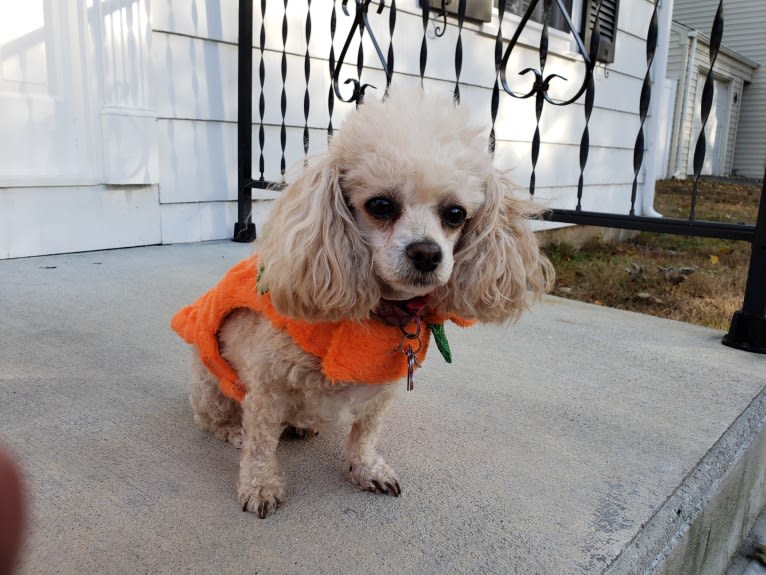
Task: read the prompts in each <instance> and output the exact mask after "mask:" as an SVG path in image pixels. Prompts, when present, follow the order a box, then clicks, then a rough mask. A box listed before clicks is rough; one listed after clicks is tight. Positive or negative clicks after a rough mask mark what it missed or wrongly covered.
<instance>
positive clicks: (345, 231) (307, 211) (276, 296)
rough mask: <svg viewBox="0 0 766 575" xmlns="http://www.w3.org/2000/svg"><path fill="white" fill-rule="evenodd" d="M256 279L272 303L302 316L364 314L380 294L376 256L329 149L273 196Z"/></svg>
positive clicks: (312, 318) (335, 317) (321, 317)
mask: <svg viewBox="0 0 766 575" xmlns="http://www.w3.org/2000/svg"><path fill="white" fill-rule="evenodd" d="M261 256H262V262H263V265H264V269H263V272H262V274H261V277H260V279H259V286H262V287H264V288H265V289H267V290H268V291H269V293H270V294H271V301H272V303H273V304H274V307H275V309H276V310H277V311H278V312H279V313H281V314H283V315H286V316H289V317H293V318H296V319H301V320H305V321H337V320H340V319H352V320H356V319H364V318H366V317H367V316H368V314H369V312H370V310H372V309H373V308H374V307H375V306H376V305H377V304H378V300H379V299H380V287H379V286H378V283H377V281H376V280H375V276H374V273H373V267H372V256H371V254H370V252H369V249H368V247H367V245H366V244H365V242H364V240H363V239H362V237H361V235H360V234H359V231H358V229H357V227H356V223H355V222H354V217H353V214H352V213H351V211H350V209H349V207H348V205H347V204H346V201H345V198H344V197H343V192H342V191H341V187H340V170H339V167H338V166H337V165H335V163H334V162H333V161H332V159H331V157H330V156H325V157H322V158H321V159H319V160H314V161H313V162H312V163H311V164H310V165H308V166H306V167H305V168H304V170H303V172H302V173H301V174H300V175H299V176H298V178H297V179H296V180H295V181H294V182H292V183H291V184H289V185H288V186H287V187H286V188H285V189H284V190H283V191H282V194H281V196H280V197H279V198H278V199H277V200H276V201H275V203H274V207H273V209H272V211H271V214H270V215H269V219H268V221H267V224H266V226H265V232H264V243H263V249H262V253H261Z"/></svg>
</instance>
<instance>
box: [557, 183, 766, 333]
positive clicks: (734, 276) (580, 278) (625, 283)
mask: <svg viewBox="0 0 766 575" xmlns="http://www.w3.org/2000/svg"><path fill="white" fill-rule="evenodd" d="M690 190H691V181H688V180H687V181H670V180H669V181H662V182H658V183H657V197H656V202H655V206H656V208H657V210H658V211H659V212H661V213H663V214H664V215H666V216H668V217H680V218H687V217H688V214H689V203H690ZM760 192H761V189H760V184H758V183H748V182H735V183H727V182H721V181H711V180H702V181H700V186H699V189H698V204H697V210H696V217H697V219H707V220H711V221H726V222H750V223H752V222H754V221H755V217H756V213H757V209H758V200H759V197H760ZM544 251H545V252H546V254H547V255H548V257H549V258H550V259H551V261H552V262H553V264H554V266H555V268H556V274H557V278H556V287H555V288H554V292H553V293H554V294H555V295H559V296H563V297H567V298H572V299H577V300H580V301H585V302H590V303H595V304H599V305H606V306H609V307H616V308H620V309H626V310H631V311H636V312H640V313H648V314H651V315H655V316H659V317H665V318H670V319H676V320H680V321H685V322H690V323H694V324H698V325H703V326H707V327H711V328H715V329H719V330H723V331H726V330H728V327H729V322H730V321H731V317H732V315H733V314H734V312H735V311H737V310H738V309H739V308H740V307H741V305H742V297H743V294H744V291H745V280H746V276H747V268H748V265H749V261H750V245H749V244H747V243H745V242H735V241H730V240H719V239H711V238H694V237H685V236H675V235H669V234H652V233H641V234H639V235H638V236H637V237H636V238H634V239H632V240H629V241H625V242H622V243H614V244H604V243H602V242H600V241H591V242H589V243H588V244H586V245H585V246H583V247H582V248H580V249H575V248H573V247H572V246H571V245H568V244H564V243H560V244H552V245H549V246H548V247H546V248H545V249H544Z"/></svg>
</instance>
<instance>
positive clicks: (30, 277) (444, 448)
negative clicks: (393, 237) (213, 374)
mask: <svg viewBox="0 0 766 575" xmlns="http://www.w3.org/2000/svg"><path fill="white" fill-rule="evenodd" d="M250 250H251V246H244V245H241V244H234V243H230V242H213V243H206V244H195V245H177V246H162V247H147V248H137V249H128V250H115V251H109V252H93V253H86V254H76V255H64V256H48V257H41V258H29V259H21V260H4V261H0V333H2V334H3V338H2V340H0V341H1V343H0V442H3V443H4V444H6V445H8V446H10V448H11V449H12V450H13V451H14V452H15V453H16V454H17V457H18V459H19V461H20V463H21V465H22V467H23V469H24V472H25V476H26V481H27V487H28V491H29V493H30V500H29V515H30V528H29V533H28V535H27V537H26V545H25V549H24V552H23V556H22V564H21V568H20V572H21V573H126V572H130V573H133V572H136V573H187V572H188V573H244V572H247V573H255V572H258V573H519V574H523V575H529V574H532V575H535V574H540V575H550V574H556V575H560V574H570V573H571V574H607V573H608V574H622V573H631V574H634V573H635V574H637V573H642V574H673V575H683V574H694V575H706V574H722V573H724V572H725V570H726V568H727V565H728V563H729V559H730V558H731V556H732V555H733V554H734V553H735V552H736V550H737V548H738V546H739V544H740V542H741V541H742V540H743V538H744V537H745V535H746V534H747V533H748V532H749V531H750V528H751V526H752V525H753V522H754V521H755V519H756V517H757V516H758V514H759V512H760V510H761V509H762V508H763V506H764V502H766V489H765V485H764V483H765V478H766V460H765V459H764V454H766V449H765V448H766V445H765V442H766V433H764V422H765V421H766V395H765V392H764V388H765V387H766V357H764V356H758V355H752V354H748V353H745V352H740V351H736V350H732V349H729V348H726V347H724V346H722V345H721V344H720V337H721V335H722V334H721V333H718V332H716V331H713V330H709V329H704V328H700V327H696V326H692V325H688V324H683V323H679V322H674V321H667V320H662V319H657V318H652V317H649V316H644V315H639V314H634V313H629V312H623V311H618V310H614V309H608V308H603V307H597V306H592V305H586V304H581V303H578V302H572V301H566V300H562V299H558V298H553V297H551V298H546V300H545V301H544V302H543V303H541V304H539V305H537V306H535V307H534V309H533V310H532V311H531V312H530V313H528V314H526V315H525V316H524V317H523V319H522V320H521V321H520V322H519V323H518V324H517V325H516V326H513V327H511V328H505V327H498V326H481V327H474V328H470V329H465V330H460V329H458V328H453V329H450V328H448V335H449V338H450V343H451V346H452V350H453V355H454V358H455V359H454V362H453V364H451V365H447V364H445V363H444V362H443V360H442V359H441V357H440V356H439V355H438V354H436V353H432V354H431V355H430V356H429V358H428V360H427V361H426V365H425V366H424V367H423V369H421V370H419V371H418V373H417V378H416V381H415V389H414V391H412V392H406V391H404V389H402V392H401V393H400V395H399V397H398V398H397V400H396V402H395V405H394V407H393V408H392V410H391V413H390V415H389V417H388V419H387V424H386V429H385V431H384V433H383V435H382V437H381V440H380V443H379V447H380V450H381V452H382V453H383V454H384V455H385V457H386V459H387V461H388V462H389V463H390V464H391V465H392V466H393V467H394V468H395V469H397V471H398V474H399V478H400V480H401V483H402V486H403V494H402V496H401V497H400V498H390V497H383V496H374V495H371V494H367V493H361V492H358V491H356V490H354V489H353V488H352V487H351V486H350V485H349V484H348V483H347V481H346V479H345V477H344V469H343V465H342V457H341V446H342V442H343V430H340V429H339V430H334V431H330V432H325V433H323V434H321V435H320V436H318V437H316V438H313V439H309V440H306V441H302V442H301V441H292V442H286V443H284V444H283V445H281V446H280V450H279V457H280V460H281V463H282V465H283V467H284V469H285V473H286V477H287V484H288V491H287V501H286V503H285V504H284V506H283V507H282V508H280V510H279V511H278V512H277V513H276V514H275V515H274V516H272V517H269V518H268V519H266V520H259V519H258V518H256V517H254V516H253V515H251V514H247V513H243V512H242V511H240V510H239V508H238V505H237V501H236V496H235V482H236V477H237V461H238V453H237V451H236V450H235V449H234V448H233V447H231V446H229V445H226V444H223V443H221V442H219V441H217V440H215V439H213V438H211V437H210V436H208V435H206V434H204V433H202V432H201V431H199V430H198V429H197V428H196V426H195V425H194V423H193V421H192V416H191V411H190V408H189V406H188V400H187V394H188V387H187V385H188V384H187V378H188V373H189V368H188V357H189V352H188V350H187V349H186V345H185V344H184V343H183V342H181V341H180V340H179V339H178V338H177V337H176V336H175V335H174V334H173V333H172V332H171V331H170V330H169V328H168V321H169V318H170V316H171V315H172V313H173V312H174V311H175V310H176V309H177V308H179V307H180V306H182V305H184V304H186V303H188V302H190V301H192V300H193V299H194V298H195V297H197V296H198V295H199V294H200V293H202V292H203V291H205V290H206V289H208V288H209V287H210V286H211V285H212V284H213V283H214V282H215V281H216V280H217V278H218V277H220V275H221V274H222V273H223V272H224V271H225V270H226V269H228V268H229V267H230V266H231V265H232V264H234V263H235V262H236V261H238V260H239V259H241V258H243V257H245V256H247V255H248V254H249V252H250Z"/></svg>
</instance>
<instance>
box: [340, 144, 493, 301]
mask: <svg viewBox="0 0 766 575" xmlns="http://www.w3.org/2000/svg"><path fill="white" fill-rule="evenodd" d="M381 160H383V161H384V162H385V161H386V160H385V158H381ZM351 163H352V165H351V166H347V169H346V170H345V172H344V174H343V175H342V176H341V189H342V190H343V194H344V196H345V198H346V201H347V203H348V205H349V207H350V208H351V212H352V214H353V217H354V221H355V222H356V225H357V227H358V229H359V232H360V234H361V236H362V238H363V239H364V241H365V243H367V245H368V246H369V249H370V251H371V254H372V264H373V270H374V273H375V275H376V276H377V279H378V281H379V282H380V288H381V293H382V296H383V297H384V298H386V299H409V298H411V297H415V296H420V295H425V294H427V293H430V292H432V291H433V290H434V289H436V288H437V287H440V286H444V285H445V284H446V283H447V281H448V280H449V278H450V275H451V273H452V270H453V266H454V251H455V246H456V244H457V243H458V240H459V239H460V237H461V235H462V232H463V229H464V228H465V226H466V224H467V222H468V221H469V220H470V219H471V218H472V217H473V216H474V215H475V214H476V212H477V211H478V210H479V208H480V207H481V206H482V205H483V204H484V191H483V186H482V185H481V182H479V181H476V180H477V179H476V178H470V177H465V178H462V179H456V178H455V177H454V175H455V174H454V172H453V171H452V170H446V171H445V170H442V171H434V170H431V169H430V167H429V166H419V167H418V166H414V165H412V166H407V165H406V163H405V165H404V166H402V168H404V169H405V170H407V168H409V170H408V171H407V172H402V171H398V172H396V173H387V174H384V173H378V174H375V176H376V177H373V178H370V177H369V173H368V171H367V170H366V169H365V170H358V169H354V166H353V160H352V161H351ZM381 171H382V170H381Z"/></svg>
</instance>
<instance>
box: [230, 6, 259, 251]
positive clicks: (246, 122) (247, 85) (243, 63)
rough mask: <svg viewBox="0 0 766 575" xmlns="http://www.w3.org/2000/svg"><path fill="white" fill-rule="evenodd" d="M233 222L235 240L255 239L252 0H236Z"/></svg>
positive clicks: (246, 240) (243, 241)
mask: <svg viewBox="0 0 766 575" xmlns="http://www.w3.org/2000/svg"><path fill="white" fill-rule="evenodd" d="M238 47H239V63H238V75H239V83H238V94H237V105H238V109H239V111H238V114H239V118H238V122H237V154H238V158H237V165H238V172H237V173H238V176H237V189H238V192H237V222H236V223H235V224H234V237H233V238H232V239H233V240H234V241H235V242H242V243H246V242H252V241H253V240H255V224H254V223H253V221H252V217H253V192H252V185H253V176H252V168H253V0H239V46H238Z"/></svg>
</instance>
